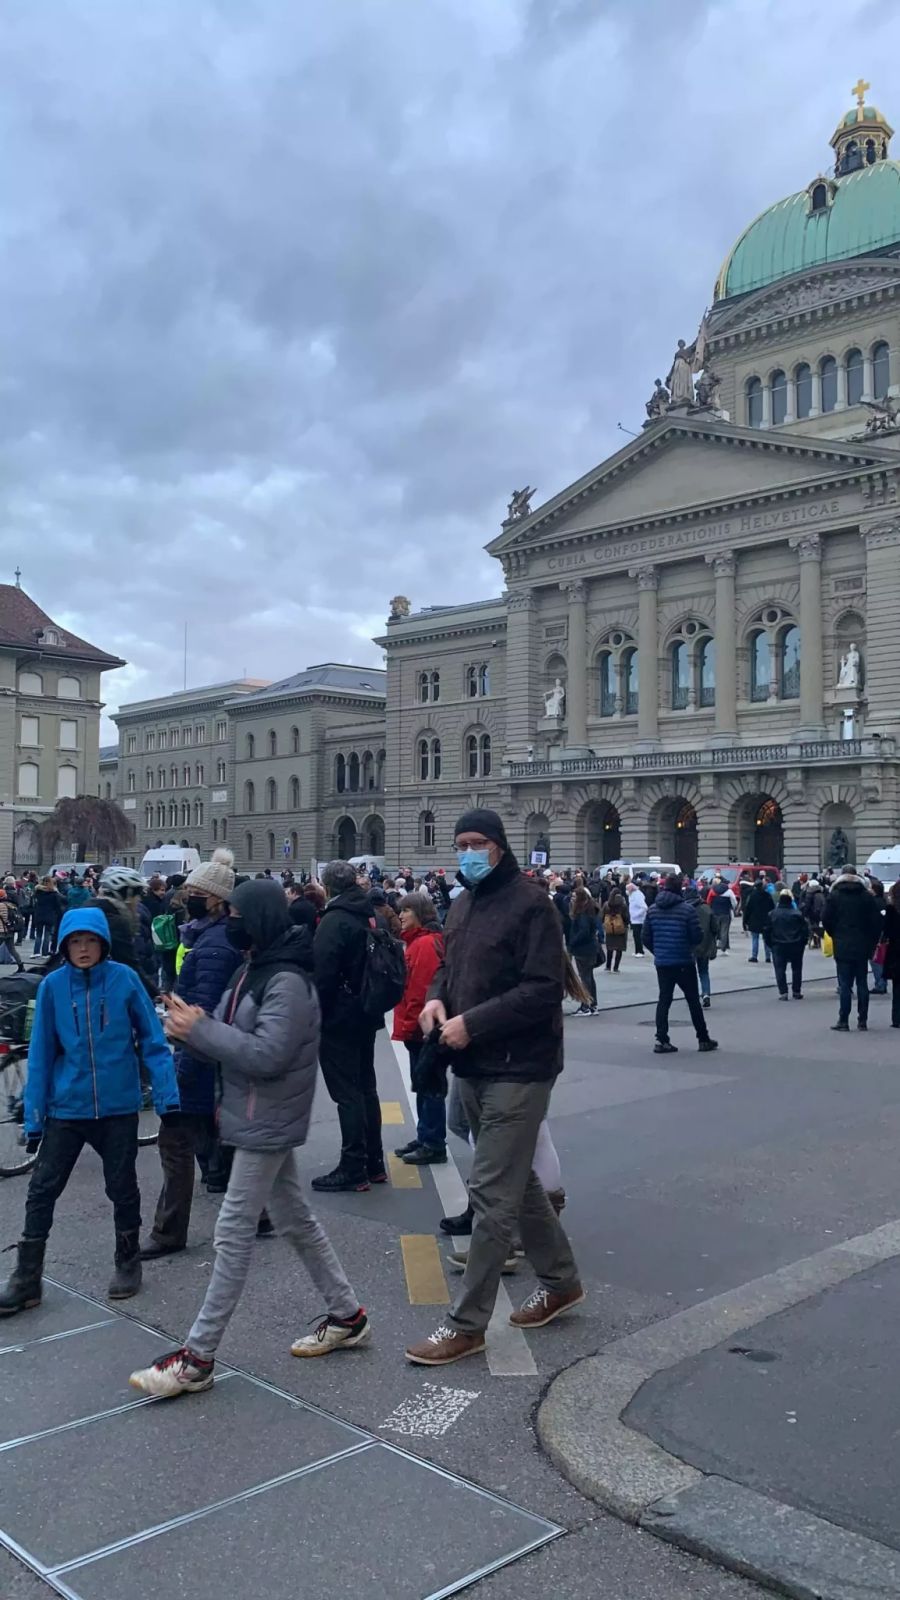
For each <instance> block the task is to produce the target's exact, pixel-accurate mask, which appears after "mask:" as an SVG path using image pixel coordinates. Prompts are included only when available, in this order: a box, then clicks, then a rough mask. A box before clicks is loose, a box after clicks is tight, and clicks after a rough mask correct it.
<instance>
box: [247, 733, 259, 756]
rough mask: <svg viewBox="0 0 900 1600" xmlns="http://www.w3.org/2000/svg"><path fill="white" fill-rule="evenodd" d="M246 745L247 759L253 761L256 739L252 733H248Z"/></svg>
mask: <svg viewBox="0 0 900 1600" xmlns="http://www.w3.org/2000/svg"><path fill="white" fill-rule="evenodd" d="M245 745H246V751H247V760H248V761H252V760H253V757H254V756H255V754H256V740H255V739H254V737H253V735H252V733H248V735H247V738H246V741H245Z"/></svg>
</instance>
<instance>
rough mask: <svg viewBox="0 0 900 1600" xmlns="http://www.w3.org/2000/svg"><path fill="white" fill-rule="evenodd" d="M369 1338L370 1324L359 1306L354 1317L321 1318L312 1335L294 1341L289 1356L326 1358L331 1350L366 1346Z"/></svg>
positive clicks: (370, 1334) (370, 1332)
mask: <svg viewBox="0 0 900 1600" xmlns="http://www.w3.org/2000/svg"><path fill="white" fill-rule="evenodd" d="M371 1336H372V1327H371V1324H370V1322H369V1319H368V1317H367V1316H366V1313H365V1312H364V1310H363V1309H362V1306H360V1308H359V1310H358V1311H357V1313H356V1316H355V1317H349V1318H347V1319H343V1318H340V1317H332V1316H331V1315H329V1316H327V1317H323V1318H322V1321H321V1322H320V1323H319V1325H318V1327H317V1328H316V1330H315V1332H314V1333H307V1334H305V1335H304V1336H303V1337H302V1338H300V1339H295V1340H294V1343H293V1344H292V1345H291V1355H292V1356H327V1355H330V1354H331V1351H332V1350H352V1349H354V1348H355V1346H357V1345H361V1344H368V1342H369V1339H370V1338H371Z"/></svg>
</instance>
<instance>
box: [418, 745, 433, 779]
mask: <svg viewBox="0 0 900 1600" xmlns="http://www.w3.org/2000/svg"><path fill="white" fill-rule="evenodd" d="M430 772H431V751H430V749H429V745H428V740H427V739H420V740H419V777H420V778H421V779H425V778H427V777H428V776H429V774H430Z"/></svg>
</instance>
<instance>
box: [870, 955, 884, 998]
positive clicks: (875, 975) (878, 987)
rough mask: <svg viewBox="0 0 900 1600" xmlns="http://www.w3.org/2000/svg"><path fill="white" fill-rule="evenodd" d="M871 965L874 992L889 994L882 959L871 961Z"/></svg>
mask: <svg viewBox="0 0 900 1600" xmlns="http://www.w3.org/2000/svg"><path fill="white" fill-rule="evenodd" d="M871 966H872V985H873V989H872V992H873V994H887V987H888V986H887V978H886V977H885V975H884V967H883V966H882V965H881V962H880V961H873V962H872V963H871Z"/></svg>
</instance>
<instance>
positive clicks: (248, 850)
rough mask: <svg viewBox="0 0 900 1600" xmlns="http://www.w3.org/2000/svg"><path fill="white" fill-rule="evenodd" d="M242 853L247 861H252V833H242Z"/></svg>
mask: <svg viewBox="0 0 900 1600" xmlns="http://www.w3.org/2000/svg"><path fill="white" fill-rule="evenodd" d="M244 854H245V856H246V857H247V860H248V861H252V860H253V835H252V833H245V834H244Z"/></svg>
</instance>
